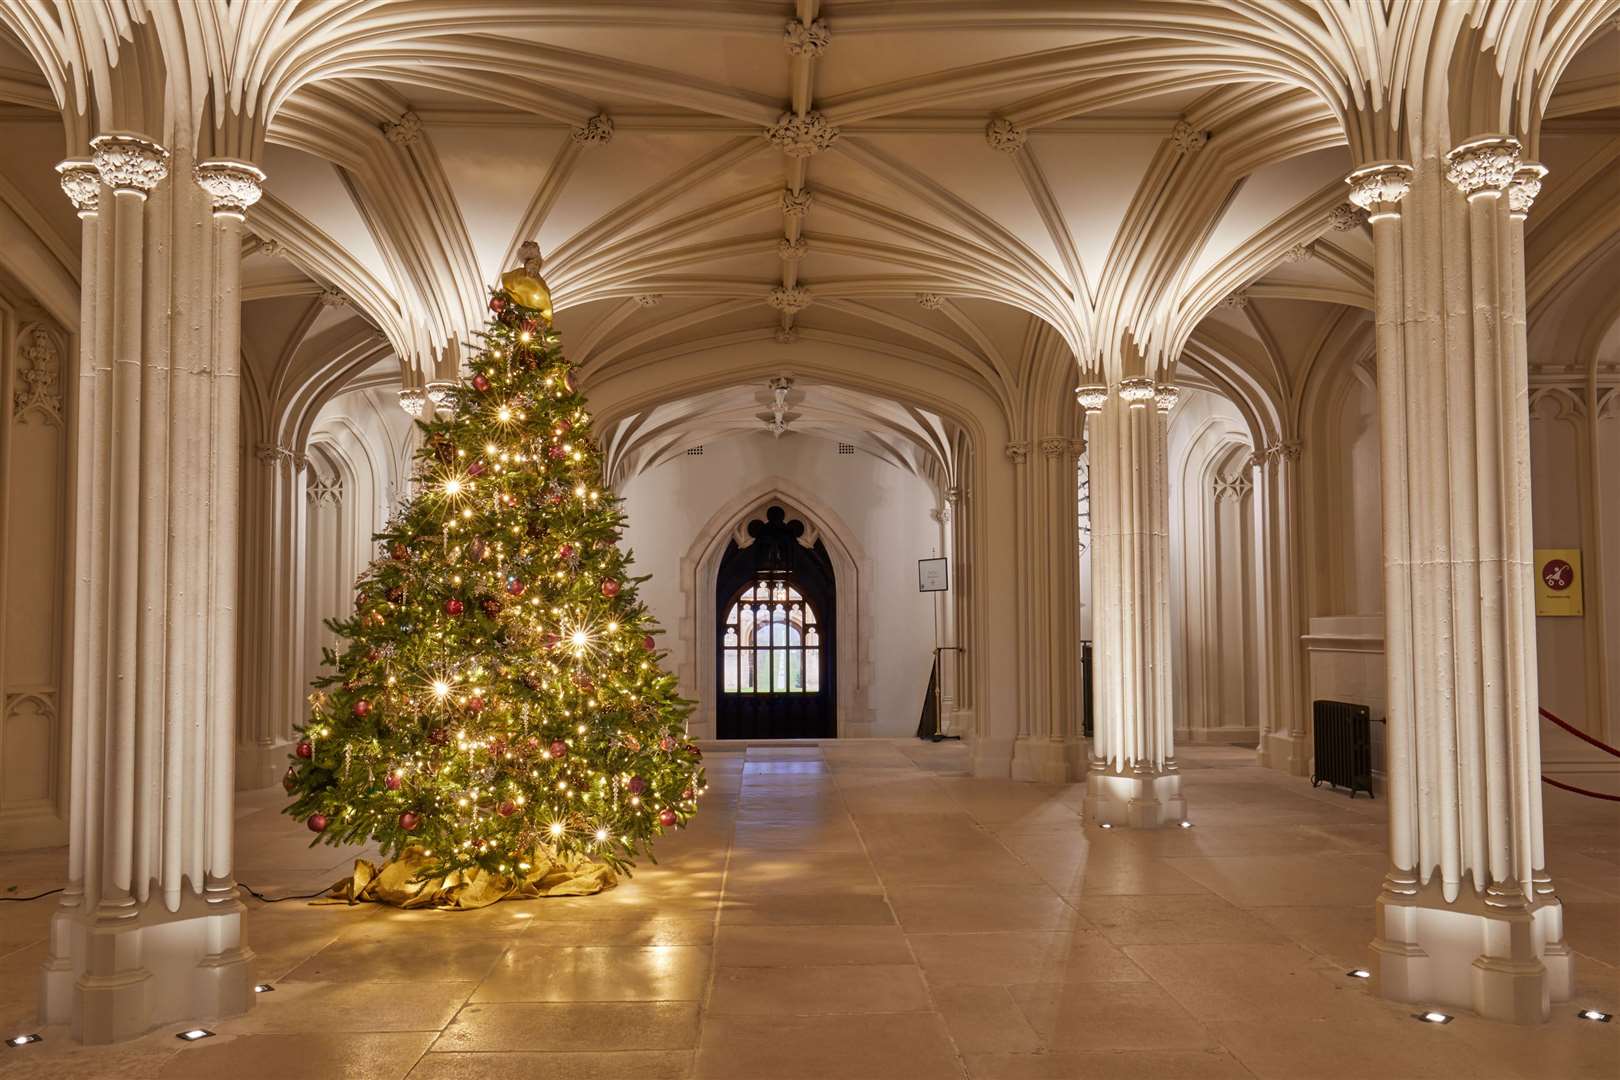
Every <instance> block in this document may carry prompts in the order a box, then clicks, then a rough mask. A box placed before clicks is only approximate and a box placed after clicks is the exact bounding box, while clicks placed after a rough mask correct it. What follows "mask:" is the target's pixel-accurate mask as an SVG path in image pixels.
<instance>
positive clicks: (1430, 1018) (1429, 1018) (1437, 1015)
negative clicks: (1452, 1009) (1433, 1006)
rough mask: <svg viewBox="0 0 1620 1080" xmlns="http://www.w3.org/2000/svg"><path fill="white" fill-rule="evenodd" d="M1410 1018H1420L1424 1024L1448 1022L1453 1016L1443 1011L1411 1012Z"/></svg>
mask: <svg viewBox="0 0 1620 1080" xmlns="http://www.w3.org/2000/svg"><path fill="white" fill-rule="evenodd" d="M1412 1019H1414V1020H1421V1021H1423V1022H1424V1023H1425V1024H1449V1023H1451V1021H1452V1019H1453V1018H1452V1017H1450V1016H1447V1015H1446V1014H1445V1013H1443V1012H1421V1013H1413V1014H1412Z"/></svg>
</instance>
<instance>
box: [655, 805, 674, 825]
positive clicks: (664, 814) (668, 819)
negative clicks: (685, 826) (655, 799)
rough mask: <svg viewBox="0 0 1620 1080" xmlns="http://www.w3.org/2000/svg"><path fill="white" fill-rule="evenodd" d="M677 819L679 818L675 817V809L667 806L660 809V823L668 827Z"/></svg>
mask: <svg viewBox="0 0 1620 1080" xmlns="http://www.w3.org/2000/svg"><path fill="white" fill-rule="evenodd" d="M677 820H678V819H677V818H676V817H675V811H673V810H670V809H668V808H666V809H663V810H660V811H658V824H660V825H662V826H663V827H664V828H666V829H667V828H670V827H671V826H672V825H674V824H675V822H676V821H677Z"/></svg>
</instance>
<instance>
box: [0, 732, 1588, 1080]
mask: <svg viewBox="0 0 1620 1080" xmlns="http://www.w3.org/2000/svg"><path fill="white" fill-rule="evenodd" d="M708 760H709V763H710V773H711V778H712V790H711V795H710V798H709V800H708V802H707V804H706V805H705V808H704V810H703V812H702V813H701V814H700V815H699V819H698V821H697V822H696V823H694V825H693V827H692V828H690V829H688V830H686V831H685V832H684V833H681V834H679V835H676V836H673V837H670V838H669V839H668V840H667V841H666V842H665V843H664V844H663V845H662V847H661V848H660V860H659V863H658V865H657V866H650V865H649V866H646V867H644V868H643V869H642V870H641V871H640V872H639V873H638V874H637V875H636V877H635V879H634V880H633V881H632V882H630V883H628V884H625V885H622V886H620V887H619V888H617V889H614V890H613V891H611V892H609V893H607V894H604V895H602V896H598V897H589V898H580V899H566V900H541V901H532V902H527V903H511V904H499V905H496V906H495V907H494V908H490V909H486V910H483V911H477V912H453V913H438V912H415V913H407V912H399V911H393V910H384V909H380V908H377V907H370V906H367V907H359V908H353V909H348V908H342V907H336V908H334V907H309V906H307V905H305V904H302V903H297V902H293V903H282V904H274V905H266V904H261V903H258V902H256V901H250V902H249V904H248V909H249V916H248V937H249V943H250V945H251V946H252V948H253V950H254V952H255V953H256V954H257V959H256V961H255V972H256V976H257V978H259V979H262V980H265V981H268V982H271V983H273V984H274V985H275V987H276V990H275V992H274V993H271V994H264V995H260V996H259V997H258V998H257V999H256V1007H255V1008H254V1009H253V1011H252V1012H251V1013H250V1014H248V1015H247V1016H245V1017H241V1018H238V1019H233V1020H223V1021H217V1022H214V1023H211V1024H210V1025H209V1026H210V1027H212V1028H213V1029H214V1030H215V1031H216V1032H218V1034H219V1037H218V1038H214V1039H208V1040H205V1041H202V1042H198V1043H195V1044H189V1045H188V1044H181V1043H178V1042H176V1040H175V1039H174V1037H173V1032H172V1031H170V1030H167V1029H165V1030H163V1031H159V1032H155V1033H153V1034H151V1035H150V1036H147V1037H146V1038H143V1039H140V1040H136V1041H134V1042H132V1043H129V1044H125V1045H122V1046H118V1047H115V1048H88V1049H87V1048H79V1047H75V1046H74V1045H73V1044H72V1043H71V1042H70V1041H69V1040H68V1038H67V1037H66V1034H65V1032H63V1031H60V1030H57V1029H47V1030H46V1032H45V1034H46V1041H45V1042H43V1043H39V1044H35V1045H32V1046H28V1047H24V1048H19V1049H0V1076H3V1077H6V1078H8V1080H10V1078H25V1077H26V1078H33V1077H75V1078H93V1077H94V1078H100V1077H106V1078H109V1080H110V1078H115V1077H116V1078H118V1080H133V1078H143V1077H167V1078H184V1077H198V1078H200V1077H210V1078H212V1077H230V1078H232V1080H254V1078H260V1077H275V1078H278V1080H296V1078H304V1077H308V1078H327V1077H332V1078H344V1080H385V1078H387V1080H397V1078H401V1077H410V1078H411V1080H485V1078H488V1080H496V1078H499V1080H513V1078H518V1077H567V1078H568V1080H594V1078H606V1077H613V1078H616V1080H617V1078H623V1077H635V1078H637V1080H660V1078H674V1077H694V1078H728V1080H771V1078H788V1077H806V1078H809V1077H814V1078H816V1080H829V1078H861V1077H872V1078H882V1080H902V1078H904V1080H932V1078H935V1077H959V1078H960V1077H968V1078H973V1080H991V1078H1006V1080H1012V1078H1018V1080H1058V1078H1067V1077H1086V1078H1125V1077H1129V1078H1140V1080H1150V1078H1151V1080H1175V1078H1195V1077H1198V1078H1202V1077H1211V1078H1236V1077H1277V1078H1289V1080H1292V1078H1296V1077H1311V1078H1314V1080H1333V1078H1337V1077H1345V1078H1354V1080H1365V1078H1369V1077H1383V1078H1395V1080H1419V1078H1423V1077H1458V1076H1467V1077H1470V1078H1473V1080H1488V1078H1495V1077H1502V1078H1521V1077H1522V1078H1532V1077H1533V1078H1560V1080H1563V1078H1576V1077H1605V1078H1613V1077H1616V1076H1620V1022H1615V1023H1612V1024H1606V1025H1605V1024H1595V1023H1590V1022H1584V1021H1579V1020H1577V1019H1575V1017H1574V1009H1573V1007H1572V1006H1562V1007H1559V1008H1558V1009H1557V1011H1556V1014H1555V1016H1554V1018H1553V1020H1552V1022H1551V1023H1549V1024H1547V1025H1546V1026H1545V1027H1542V1028H1539V1029H1534V1030H1525V1029H1514V1028H1510V1027H1505V1026H1501V1025H1496V1024H1492V1023H1487V1022H1484V1021H1481V1020H1479V1019H1477V1018H1474V1017H1472V1016H1469V1015H1462V1016H1459V1017H1458V1019H1457V1020H1456V1022H1454V1023H1452V1024H1450V1025H1446V1026H1436V1025H1428V1024H1420V1023H1417V1022H1415V1021H1413V1020H1411V1019H1410V1018H1409V1015H1408V1014H1409V1013H1410V1012H1411V1011H1412V1010H1411V1009H1410V1008H1403V1007H1401V1006H1398V1005H1393V1004H1389V1003H1385V1002H1383V1001H1380V1000H1379V999H1378V998H1376V997H1375V996H1373V994H1372V993H1371V990H1372V989H1373V988H1372V987H1371V986H1370V985H1369V984H1368V983H1366V982H1363V981H1357V980H1353V979H1349V978H1346V977H1345V975H1344V972H1345V970H1346V969H1348V968H1351V967H1354V966H1359V965H1365V964H1367V963H1368V950H1367V941H1368V939H1369V938H1370V937H1371V936H1372V899H1373V896H1374V895H1375V893H1376V892H1377V889H1378V884H1379V880H1380V878H1381V876H1382V874H1383V872H1384V865H1385V861H1384V855H1383V849H1384V825H1383V820H1382V818H1383V812H1384V803H1383V801H1382V800H1379V801H1377V802H1372V801H1369V800H1368V799H1366V798H1365V797H1361V798H1357V799H1356V800H1354V801H1351V800H1349V799H1348V798H1346V797H1345V795H1344V794H1343V793H1342V792H1340V793H1334V792H1331V791H1329V790H1328V789H1327V788H1322V789H1318V790H1313V789H1312V788H1311V787H1310V785H1309V784H1308V783H1307V782H1305V781H1301V780H1297V779H1293V778H1289V777H1283V776H1280V775H1278V774H1276V773H1273V772H1268V771H1266V770H1262V769H1259V768H1256V767H1255V766H1254V765H1253V764H1252V761H1253V755H1252V753H1250V752H1246V751H1240V750H1237V749H1227V748H1219V749H1216V748H1206V749H1196V748H1194V749H1188V750H1186V751H1185V752H1184V755H1183V766H1184V769H1185V773H1186V790H1187V794H1188V802H1189V804H1190V806H1191V808H1192V816H1193V819H1194V821H1195V822H1196V826H1195V827H1194V828H1192V829H1175V830H1171V831H1165V832H1158V833H1133V832H1130V831H1127V830H1123V829H1115V830H1111V831H1106V832H1105V831H1102V830H1099V829H1096V828H1094V827H1089V826H1086V825H1084V824H1083V823H1082V822H1081V820H1080V818H1079V816H1078V813H1079V806H1080V795H1081V789H1080V788H1079V787H1067V788H1063V787H1052V786H1041V785H1034V784H1014V783H1000V782H987V781H975V780H971V779H968V778H967V777H965V776H964V775H963V765H964V757H963V752H962V750H961V748H960V747H959V746H951V745H939V746H935V745H929V744H921V743H914V742H862V743H849V744H842V745H832V746H827V747H826V748H825V749H814V748H810V749H788V748H776V749H751V750H749V751H747V753H746V754H742V753H734V754H711V755H710V756H709V759H708ZM277 806H278V804H277V802H276V801H275V800H274V799H272V798H271V797H270V796H269V795H252V796H247V797H244V798H243V799H242V801H241V805H240V808H239V819H240V820H239V834H238V835H239V847H238V850H239V852H240V855H239V868H240V869H239V877H240V878H241V880H243V881H245V882H248V883H250V884H252V885H254V886H255V887H257V888H259V889H260V890H261V891H267V892H270V893H272V894H276V893H294V892H305V891H309V890H311V889H313V888H315V887H317V886H319V885H322V884H325V883H327V882H329V881H331V880H333V879H335V878H337V877H339V876H341V875H342V874H343V873H344V872H345V870H346V869H347V866H348V859H347V857H345V858H344V859H339V858H338V857H337V855H338V853H337V852H334V851H333V850H332V849H330V848H325V847H320V848H316V849H313V850H311V849H308V848H306V847H305V841H304V834H303V833H302V830H300V829H298V828H296V827H295V826H294V825H293V824H292V823H290V822H288V821H286V820H285V819H282V818H280V817H279V816H278V815H277V813H276V810H277ZM1547 818H1548V826H1547V831H1548V840H1549V846H1550V850H1551V852H1552V857H1551V859H1550V863H1551V868H1552V871H1553V874H1554V877H1555V880H1556V881H1557V883H1558V886H1559V889H1560V891H1561V892H1562V893H1563V895H1564V897H1565V899H1566V903H1567V904H1568V908H1569V912H1568V924H1569V938H1570V943H1571V945H1572V946H1573V947H1574V948H1575V949H1576V950H1577V951H1578V953H1579V957H1578V960H1577V963H1578V968H1577V970H1578V978H1579V993H1578V1000H1579V1002H1580V1003H1581V1004H1583V1005H1590V1006H1595V1007H1598V1008H1602V1009H1604V1010H1606V1011H1609V1012H1620V975H1617V967H1620V810H1617V809H1616V808H1615V807H1614V804H1597V803H1594V802H1591V801H1580V802H1577V800H1576V799H1575V798H1574V797H1573V796H1566V795H1564V794H1563V793H1561V792H1556V791H1552V790H1549V791H1548V792H1547ZM62 863H63V853H62V851H61V850H60V849H57V850H52V851H41V852H32V853H24V854H22V855H7V856H5V857H4V860H3V863H0V865H3V867H4V869H3V870H0V895H3V890H4V889H6V888H8V887H10V886H17V888H18V891H19V893H24V894H25V893H26V892H28V891H34V890H37V889H38V888H39V887H51V886H52V885H54V884H58V883H59V878H60V873H61V869H60V868H61V866H62ZM50 910H51V901H49V900H45V901H35V902H33V903H27V904H0V1025H3V1026H0V1033H3V1034H10V1033H12V1032H18V1031H30V1030H34V1029H33V1027H32V1025H31V1017H32V1015H33V992H34V978H35V972H36V971H37V969H38V965H39V963H40V961H41V959H42V957H43V956H44V945H43V943H42V939H43V936H44V932H45V924H46V920H47V919H48V917H49V914H50ZM174 1027H175V1030H178V1029H179V1025H174Z"/></svg>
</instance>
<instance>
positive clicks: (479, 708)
mask: <svg viewBox="0 0 1620 1080" xmlns="http://www.w3.org/2000/svg"><path fill="white" fill-rule="evenodd" d="M467 711H468V712H471V713H480V712H483V711H484V699H483V698H481V697H470V698H468V699H467Z"/></svg>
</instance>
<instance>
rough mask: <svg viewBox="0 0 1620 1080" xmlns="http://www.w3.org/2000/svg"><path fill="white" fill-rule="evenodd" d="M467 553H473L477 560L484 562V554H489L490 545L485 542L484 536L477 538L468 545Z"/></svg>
mask: <svg viewBox="0 0 1620 1080" xmlns="http://www.w3.org/2000/svg"><path fill="white" fill-rule="evenodd" d="M467 554H469V555H471V556H472V557H473V560H474V561H475V562H483V561H484V556H485V555H488V554H489V545H488V544H486V543H484V541H483V538H482V537H480V538H478V539H475V540H474V541H473V542H472V543H470V544H468V545H467Z"/></svg>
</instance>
